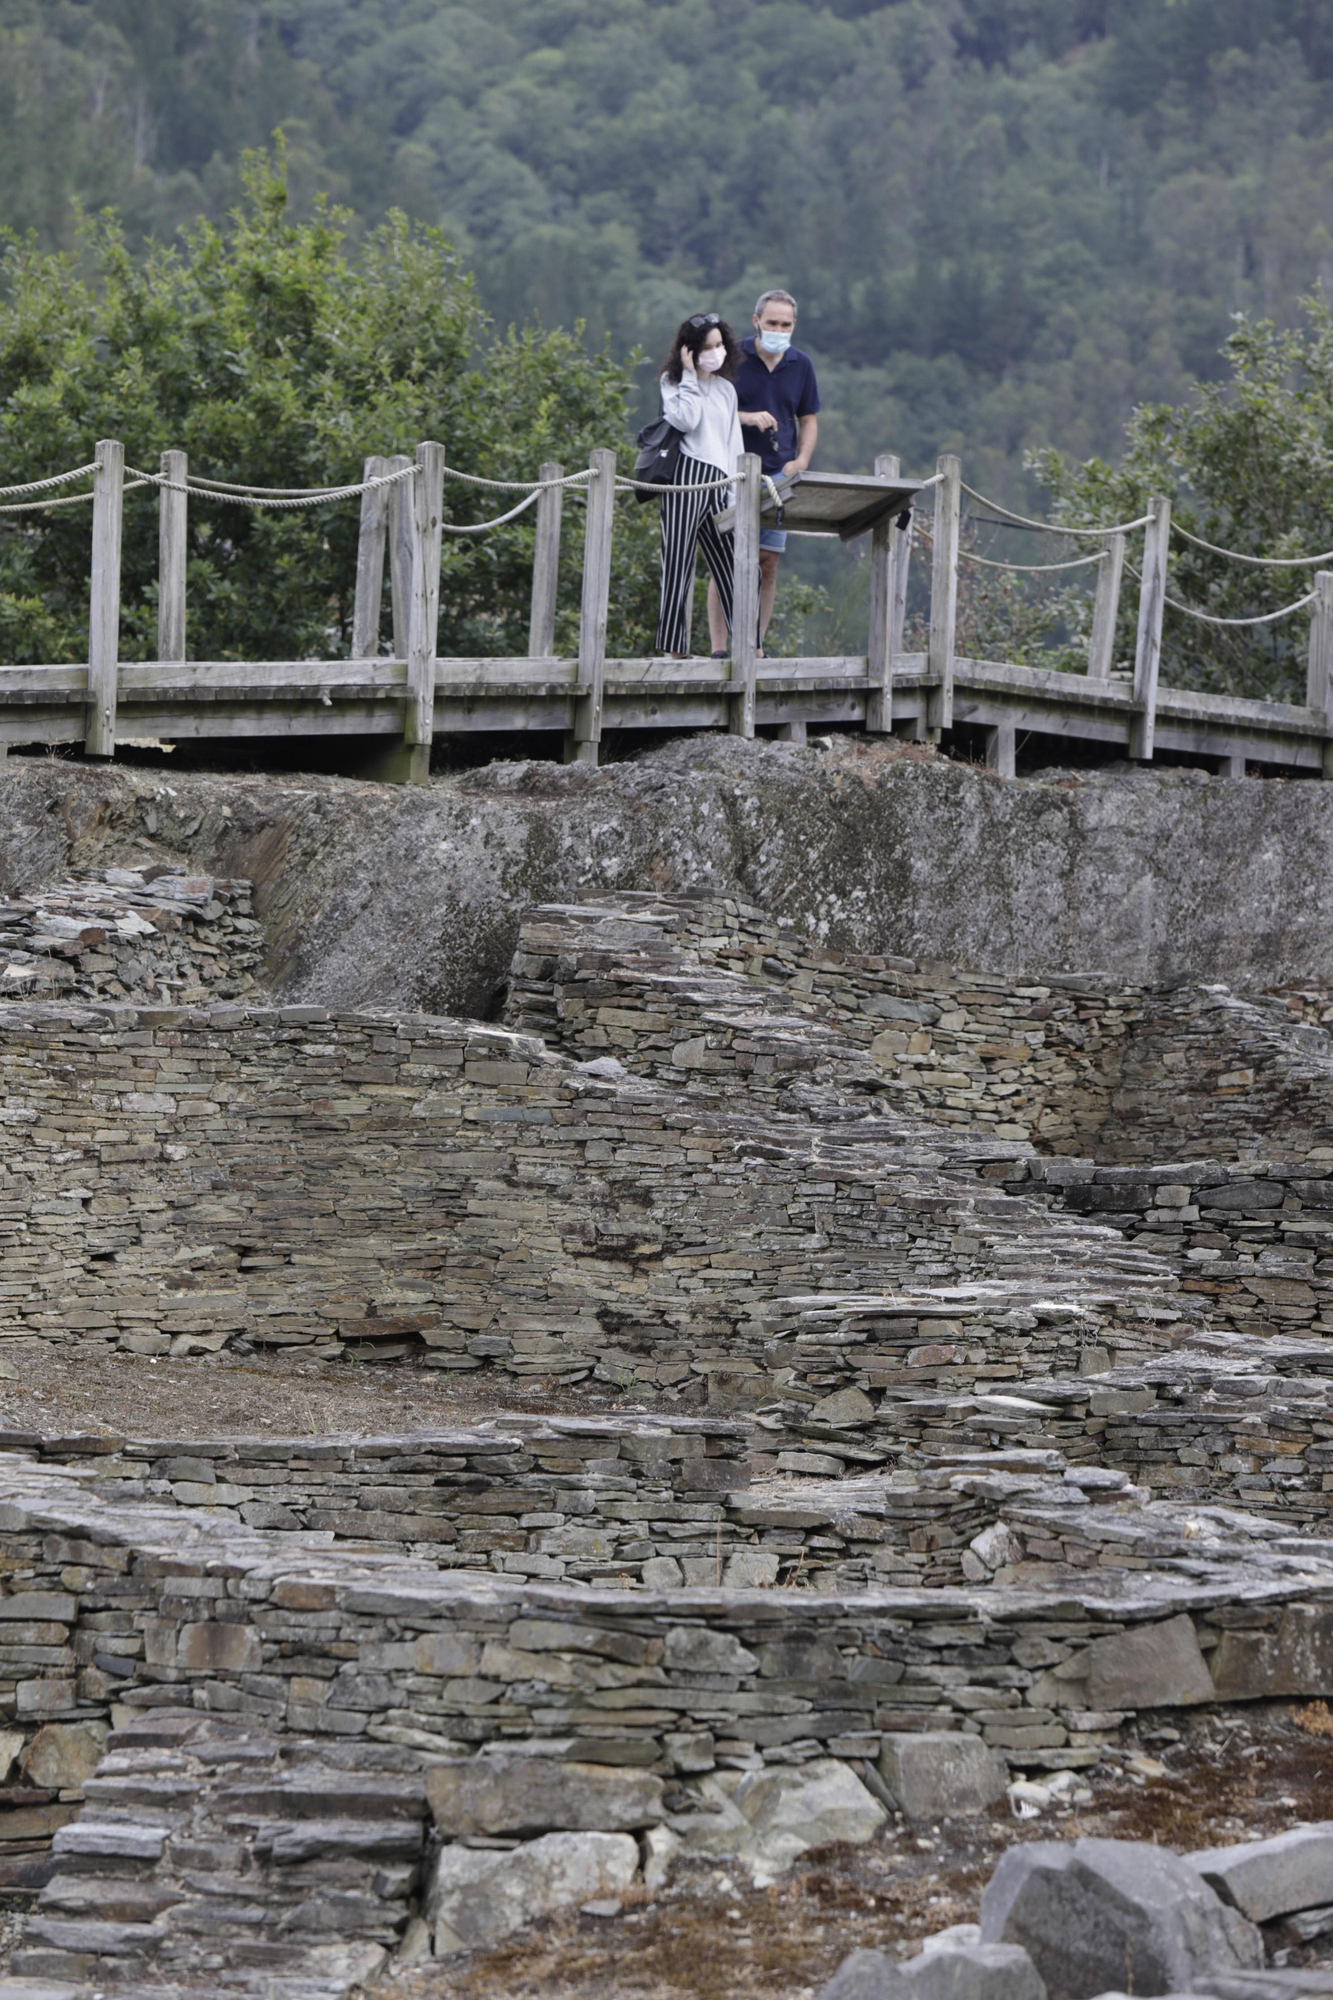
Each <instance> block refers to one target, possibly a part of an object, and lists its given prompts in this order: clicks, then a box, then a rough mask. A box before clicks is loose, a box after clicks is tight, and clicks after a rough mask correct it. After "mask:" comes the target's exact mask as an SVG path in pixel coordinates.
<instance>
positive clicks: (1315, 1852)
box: [1185, 1820, 1333, 1924]
mask: <svg viewBox="0 0 1333 2000" xmlns="http://www.w3.org/2000/svg"><path fill="white" fill-rule="evenodd" d="M1185 1859H1186V1860H1187V1861H1188V1862H1189V1864H1190V1866H1191V1867H1192V1868H1197V1869H1198V1871H1199V1873H1200V1874H1201V1875H1202V1877H1203V1879H1204V1881H1205V1882H1207V1883H1208V1884H1209V1886H1210V1887H1211V1888H1213V1889H1216V1891H1217V1893H1218V1895H1219V1896H1220V1897H1221V1898H1222V1900H1223V1902H1226V1903H1233V1904H1234V1905H1235V1907H1236V1908H1237V1909H1238V1910H1239V1911H1241V1913H1242V1914H1243V1915H1244V1916H1247V1917H1249V1918H1250V1920H1251V1921H1252V1922H1253V1923H1256V1924H1262V1923H1265V1922H1266V1921H1267V1920H1268V1918H1269V1917H1284V1916H1288V1915H1289V1914H1290V1913H1291V1912H1293V1911H1295V1910H1313V1909H1318V1908H1319V1907H1320V1905H1321V1904H1328V1903H1333V1820H1326V1821H1324V1822H1323V1824H1322V1825H1319V1826H1298V1827H1293V1828H1292V1830H1291V1832H1290V1833H1279V1834H1276V1835H1275V1836H1274V1837H1273V1838H1272V1839H1271V1840H1252V1841H1246V1842H1244V1843H1243V1844H1241V1845H1239V1846H1236V1847H1210V1848H1204V1849H1203V1850H1201V1851H1200V1852H1199V1853H1197V1854H1187V1855H1186V1856H1185Z"/></svg>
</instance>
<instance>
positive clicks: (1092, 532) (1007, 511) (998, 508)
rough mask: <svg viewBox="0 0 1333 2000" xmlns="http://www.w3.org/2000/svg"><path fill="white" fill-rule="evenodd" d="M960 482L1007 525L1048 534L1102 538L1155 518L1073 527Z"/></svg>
mask: <svg viewBox="0 0 1333 2000" xmlns="http://www.w3.org/2000/svg"><path fill="white" fill-rule="evenodd" d="M937 476H938V475H937ZM927 483H929V484H933V483H934V482H933V481H930V482H927ZM958 483H959V485H960V487H961V488H962V491H963V492H964V493H966V494H967V495H968V496H969V498H970V499H973V500H977V501H979V502H980V503H981V505H982V506H983V507H993V508H994V510H995V512H996V513H997V514H1003V516H1004V525H1005V526H1006V527H1011V526H1017V527H1020V528H1039V529H1041V530H1042V531H1043V532H1044V533H1045V534H1048V535H1084V536H1093V537H1096V538H1097V539H1098V540H1100V539H1101V538H1102V537H1103V536H1105V535H1127V534H1128V533H1129V532H1130V530H1131V529H1132V528H1146V527H1147V525H1148V523H1149V522H1150V521H1151V520H1152V519H1153V516H1152V515H1151V514H1140V515H1139V517H1138V519H1137V520H1134V521H1110V522H1108V523H1107V525H1106V527H1104V528H1071V527H1068V526H1066V525H1065V523H1064V522H1060V521H1034V520H1033V519H1032V518H1031V516H1030V515H1028V514H1015V513H1014V511H1013V509H1012V508H1010V507H1005V506H1002V505H1001V503H1000V502H999V501H998V500H992V499H990V498H989V496H988V495H987V494H985V493H978V492H977V490H976V488H975V486H969V485H968V484H967V481H966V480H960V481H959V482H958Z"/></svg>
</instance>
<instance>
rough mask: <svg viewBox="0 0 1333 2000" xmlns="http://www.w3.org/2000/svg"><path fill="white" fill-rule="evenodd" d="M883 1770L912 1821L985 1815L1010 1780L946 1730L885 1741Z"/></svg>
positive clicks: (985, 1755) (978, 1748)
mask: <svg viewBox="0 0 1333 2000" xmlns="http://www.w3.org/2000/svg"><path fill="white" fill-rule="evenodd" d="M1153 1629H1154V1630H1156V1627H1154V1628H1153ZM1190 1629H1191V1631H1192V1630H1193V1627H1191V1628H1190ZM880 1770H881V1772H882V1774H883V1777H884V1782H885V1784H886V1785H887V1786H888V1788H889V1790H890V1791H891V1792H892V1793H893V1796H894V1798H895V1799H897V1801H898V1803H899V1805H900V1806H901V1808H902V1810H903V1811H904V1812H905V1813H906V1815H907V1817H908V1818H909V1819H932V1818H935V1817H937V1816H938V1815H940V1814H943V1813H975V1812H984V1811H985V1809H986V1807H987V1806H988V1805H991V1804H993V1802H994V1801H995V1800H996V1799H998V1798H999V1796H1000V1794H1001V1792H1002V1791H1003V1790H1004V1787H1005V1782H1006V1778H1007V1773H1006V1772H1005V1770H1004V1769H1003V1767H1002V1766H1001V1764H1000V1762H999V1760H998V1759H997V1758H996V1757H995V1756H994V1755H993V1754H992V1752H991V1751H990V1750H988V1749H987V1748H986V1745H985V1744H984V1743H983V1742H982V1740H981V1738H980V1737H979V1736H963V1735H960V1734H956V1733H954V1732H953V1731H944V1730H923V1731H921V1732H919V1733H917V1734H913V1735H901V1736H900V1735H888V1736H886V1737H885V1738H884V1743H883V1747H882V1749H881V1751H880Z"/></svg>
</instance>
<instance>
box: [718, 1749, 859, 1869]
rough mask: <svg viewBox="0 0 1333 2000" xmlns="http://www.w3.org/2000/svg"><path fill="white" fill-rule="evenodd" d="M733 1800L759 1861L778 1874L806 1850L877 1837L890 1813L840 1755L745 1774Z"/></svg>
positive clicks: (733, 1794) (733, 1795)
mask: <svg viewBox="0 0 1333 2000" xmlns="http://www.w3.org/2000/svg"><path fill="white" fill-rule="evenodd" d="M732 1799H733V1802H734V1803H735V1805H736V1806H737V1807H738V1808H739V1810H740V1811H741V1812H742V1813H743V1814H744V1815H745V1817H746V1819H747V1820H748V1821H749V1823H750V1825H751V1827H752V1828H753V1830H754V1834H755V1840H756V1852H757V1857H758V1859H759V1860H760V1862H761V1864H762V1866H763V1867H764V1869H765V1870H771V1871H773V1872H778V1871H780V1870H781V1869H783V1868H786V1867H789V1866H790V1864H791V1862H792V1861H794V1860H795V1859H796V1857H797V1856H798V1855H800V1854H803V1853H804V1852H805V1850H806V1848H808V1847H822V1846H824V1845H825V1843H826V1842H828V1841H834V1840H846V1841H852V1842H855V1843H860V1842H862V1841H866V1840H871V1839H873V1837H874V1835H875V1834H877V1833H878V1832H879V1830H880V1828H881V1827H882V1826H883V1825H884V1822H885V1820H886V1819H887V1818H888V1814H887V1813H886V1812H885V1810H884V1808H883V1806H882V1805H881V1804H880V1803H879V1800H878V1799H877V1798H875V1797H873V1795H872V1794H871V1793H870V1792H868V1791H867V1790H866V1788H865V1786H864V1785H863V1784H862V1783H861V1780H860V1779H859V1778H858V1777H857V1775H856V1773H855V1772H854V1771H853V1770H851V1769H850V1767H849V1766H848V1765H846V1764H844V1763H842V1762H841V1761H840V1760H839V1759H838V1758H836V1757H816V1758H813V1759H812V1760H811V1762H810V1763H808V1764H786V1765H783V1764H779V1765H777V1766H776V1767H773V1766H770V1767H769V1768H768V1769H766V1770H763V1771H747V1772H746V1774H745V1776H744V1777H743V1778H742V1780H741V1782H740V1784H739V1785H737V1787H736V1789H735V1791H734V1792H733V1793H732Z"/></svg>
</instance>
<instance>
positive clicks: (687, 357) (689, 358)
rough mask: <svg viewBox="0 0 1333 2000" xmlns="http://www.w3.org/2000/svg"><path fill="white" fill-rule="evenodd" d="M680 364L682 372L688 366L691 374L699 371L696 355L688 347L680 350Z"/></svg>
mask: <svg viewBox="0 0 1333 2000" xmlns="http://www.w3.org/2000/svg"><path fill="white" fill-rule="evenodd" d="M680 366H681V371H682V373H683V372H684V370H685V369H687V368H688V369H689V371H690V373H691V375H695V374H697V373H698V370H697V369H696V368H695V365H694V356H693V355H692V354H691V352H690V350H689V348H688V347H682V348H681V350H680Z"/></svg>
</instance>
